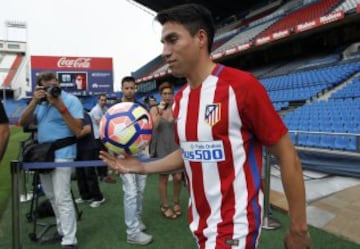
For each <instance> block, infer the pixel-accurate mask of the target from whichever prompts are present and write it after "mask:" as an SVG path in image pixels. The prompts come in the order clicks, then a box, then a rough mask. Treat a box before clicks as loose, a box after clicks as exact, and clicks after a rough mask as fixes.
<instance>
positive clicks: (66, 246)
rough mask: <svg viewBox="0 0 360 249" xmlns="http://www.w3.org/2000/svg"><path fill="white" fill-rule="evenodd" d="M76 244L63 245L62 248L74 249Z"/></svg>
mask: <svg viewBox="0 0 360 249" xmlns="http://www.w3.org/2000/svg"><path fill="white" fill-rule="evenodd" d="M76 248H77V246H76V245H63V246H62V249H76Z"/></svg>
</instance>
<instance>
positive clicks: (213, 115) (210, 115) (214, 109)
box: [205, 103, 221, 126]
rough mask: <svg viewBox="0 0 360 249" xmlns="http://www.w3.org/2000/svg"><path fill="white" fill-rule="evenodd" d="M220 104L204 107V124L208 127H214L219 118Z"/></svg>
mask: <svg viewBox="0 0 360 249" xmlns="http://www.w3.org/2000/svg"><path fill="white" fill-rule="evenodd" d="M220 107H221V105H220V103H213V104H209V105H206V107H205V122H206V123H208V125H210V126H214V125H215V124H216V123H217V122H219V121H220V118H221V108H220Z"/></svg>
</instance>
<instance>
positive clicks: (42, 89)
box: [19, 72, 83, 249]
mask: <svg viewBox="0 0 360 249" xmlns="http://www.w3.org/2000/svg"><path fill="white" fill-rule="evenodd" d="M37 85H38V86H37V87H36V89H35V91H34V93H33V98H32V100H31V101H30V103H29V105H28V106H27V107H26V109H25V110H24V112H23V114H22V115H21V117H20V120H19V122H20V124H21V125H22V126H27V125H28V124H30V123H31V122H33V121H35V122H36V123H37V128H38V130H37V138H38V142H39V143H44V142H54V141H55V140H58V139H61V138H66V137H72V136H77V135H78V134H79V133H80V132H81V128H82V118H83V107H82V104H81V102H80V100H79V99H78V98H77V97H75V96H74V95H72V94H69V93H67V92H65V91H61V89H60V85H59V82H58V80H57V78H56V76H55V74H53V73H51V72H44V73H41V74H39V75H38V77H37ZM75 158H76V144H72V145H69V146H66V147H63V148H61V149H58V150H56V151H55V162H71V161H74V159H75ZM40 181H41V184H42V187H43V190H44V192H45V194H46V196H47V197H48V198H49V200H50V202H51V205H52V208H53V210H54V213H55V216H56V223H57V231H58V233H59V234H60V235H61V236H62V241H61V245H62V248H63V249H72V248H77V239H76V214H75V208H74V203H73V200H72V195H71V167H57V168H55V169H54V170H53V171H51V172H50V173H46V174H40Z"/></svg>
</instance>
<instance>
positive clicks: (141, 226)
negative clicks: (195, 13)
mask: <svg viewBox="0 0 360 249" xmlns="http://www.w3.org/2000/svg"><path fill="white" fill-rule="evenodd" d="M139 229H140V231H141V232H143V231H145V230H146V226H145V224H144V223H143V222H142V221H140V224H139Z"/></svg>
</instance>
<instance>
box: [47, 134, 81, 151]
mask: <svg viewBox="0 0 360 249" xmlns="http://www.w3.org/2000/svg"><path fill="white" fill-rule="evenodd" d="M76 141H77V139H76V137H75V136H73V137H66V138H61V139H58V140H56V141H55V142H54V143H53V145H52V146H53V150H54V151H55V150H58V149H61V148H63V147H66V146H68V145H71V144H74V143H76Z"/></svg>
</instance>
